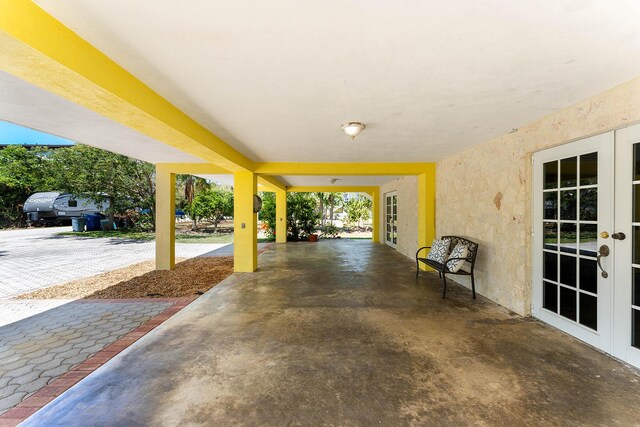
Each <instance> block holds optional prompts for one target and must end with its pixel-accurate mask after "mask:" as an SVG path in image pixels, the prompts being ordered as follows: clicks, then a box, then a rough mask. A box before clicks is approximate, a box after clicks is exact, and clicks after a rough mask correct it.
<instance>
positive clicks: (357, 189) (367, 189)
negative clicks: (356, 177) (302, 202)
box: [287, 185, 378, 193]
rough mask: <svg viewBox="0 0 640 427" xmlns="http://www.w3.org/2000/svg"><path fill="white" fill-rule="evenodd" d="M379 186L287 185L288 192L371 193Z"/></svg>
mask: <svg viewBox="0 0 640 427" xmlns="http://www.w3.org/2000/svg"><path fill="white" fill-rule="evenodd" d="M377 189H378V187H371V186H354V185H351V186H348V185H342V186H339V185H331V186H295V185H294V186H290V187H287V193H332V192H333V193H371V192H372V191H375V190H377Z"/></svg>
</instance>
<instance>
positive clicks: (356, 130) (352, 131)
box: [342, 122, 366, 139]
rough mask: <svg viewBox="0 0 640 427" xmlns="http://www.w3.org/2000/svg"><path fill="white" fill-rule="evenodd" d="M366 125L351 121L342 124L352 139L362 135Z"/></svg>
mask: <svg viewBox="0 0 640 427" xmlns="http://www.w3.org/2000/svg"><path fill="white" fill-rule="evenodd" d="M365 127H366V126H365V125H364V123H360V122H349V123H345V124H343V125H342V130H343V131H344V133H346V134H347V135H349V136H350V137H351V139H355V137H356V136H358V135H360V132H362V131H363V130H364V128H365Z"/></svg>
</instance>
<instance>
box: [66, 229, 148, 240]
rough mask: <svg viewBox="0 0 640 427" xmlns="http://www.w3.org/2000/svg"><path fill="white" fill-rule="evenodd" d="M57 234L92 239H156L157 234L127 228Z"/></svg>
mask: <svg viewBox="0 0 640 427" xmlns="http://www.w3.org/2000/svg"><path fill="white" fill-rule="evenodd" d="M56 235H57V236H74V237H86V238H90V239H102V238H106V237H111V238H114V239H132V240H155V238H156V235H155V234H154V233H148V232H145V231H126V230H113V231H102V230H100V231H84V232H82V233H75V232H73V231H63V232H62V233H57V234H56Z"/></svg>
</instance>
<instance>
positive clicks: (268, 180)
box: [258, 176, 287, 192]
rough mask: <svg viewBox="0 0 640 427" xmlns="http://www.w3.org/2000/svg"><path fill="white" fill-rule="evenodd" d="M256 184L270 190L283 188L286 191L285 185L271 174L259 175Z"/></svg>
mask: <svg viewBox="0 0 640 427" xmlns="http://www.w3.org/2000/svg"><path fill="white" fill-rule="evenodd" d="M258 185H261V186H263V187H265V188H267V189H269V190H270V191H272V192H273V191H277V190H283V191H286V189H287V186H286V185H284V184H283V183H282V182H281V181H280V180H279V179H278V178H276V177H273V176H259V177H258Z"/></svg>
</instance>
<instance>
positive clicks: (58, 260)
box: [0, 227, 228, 299]
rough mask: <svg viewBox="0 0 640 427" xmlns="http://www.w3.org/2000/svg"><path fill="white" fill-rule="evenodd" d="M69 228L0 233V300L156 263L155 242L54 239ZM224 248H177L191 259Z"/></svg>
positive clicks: (193, 245) (190, 245) (184, 245)
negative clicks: (154, 261) (123, 268)
mask: <svg viewBox="0 0 640 427" xmlns="http://www.w3.org/2000/svg"><path fill="white" fill-rule="evenodd" d="M61 231H71V228H70V227H52V228H38V229H30V230H15V231H0V299H2V298H6V297H11V296H15V295H18V294H21V293H24V292H28V291H32V290H35V289H40V288H43V287H47V286H52V285H56V284H59V283H64V282H68V281H70V280H73V279H79V278H81V277H88V276H93V275H95V274H99V273H103V272H105V271H110V270H113V269H116V268H120V267H124V266H127V265H131V264H135V263H138V262H141V261H146V260H149V259H153V258H154V257H155V242H153V241H151V242H149V241H137V240H126V239H92V238H83V237H75V236H56V234H57V233H59V232H61ZM226 245H228V244H198V243H182V244H181V243H178V244H176V257H182V258H191V257H195V256H198V255H202V254H205V253H208V252H211V251H214V250H215V249H218V248H220V247H223V246H226Z"/></svg>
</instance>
